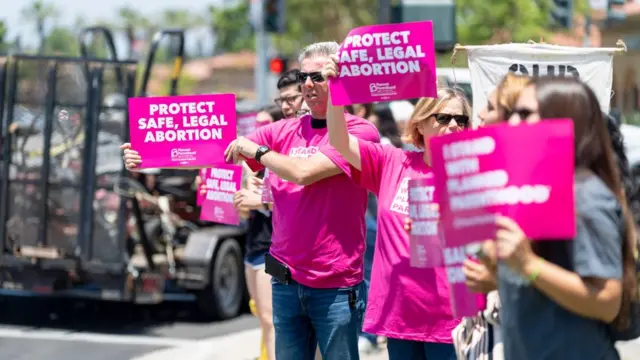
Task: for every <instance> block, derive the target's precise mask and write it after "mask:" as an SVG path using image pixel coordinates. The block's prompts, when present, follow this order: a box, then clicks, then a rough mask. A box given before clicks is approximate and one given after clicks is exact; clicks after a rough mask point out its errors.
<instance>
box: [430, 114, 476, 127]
mask: <svg viewBox="0 0 640 360" xmlns="http://www.w3.org/2000/svg"><path fill="white" fill-rule="evenodd" d="M433 116H435V118H436V121H437V122H438V124H440V125H449V124H450V123H451V120H452V119H453V120H455V122H456V124H458V126H460V127H467V126H468V125H469V117H468V116H467V115H451V114H433Z"/></svg>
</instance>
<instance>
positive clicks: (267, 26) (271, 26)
mask: <svg viewBox="0 0 640 360" xmlns="http://www.w3.org/2000/svg"><path fill="white" fill-rule="evenodd" d="M262 3H263V4H264V12H263V14H264V30H265V31H266V32H269V33H283V32H284V30H285V22H284V6H285V5H284V4H285V0H263V1H262Z"/></svg>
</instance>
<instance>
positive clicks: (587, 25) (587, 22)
mask: <svg viewBox="0 0 640 360" xmlns="http://www.w3.org/2000/svg"><path fill="white" fill-rule="evenodd" d="M590 37H591V16H588V15H587V16H585V18H584V40H583V43H582V46H583V47H591V39H590Z"/></svg>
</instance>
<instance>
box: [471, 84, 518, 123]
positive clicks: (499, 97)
mask: <svg viewBox="0 0 640 360" xmlns="http://www.w3.org/2000/svg"><path fill="white" fill-rule="evenodd" d="M528 82H529V77H528V76H522V75H516V74H514V73H512V72H509V73H507V75H506V76H505V77H504V78H503V79H502V81H500V84H498V86H497V87H496V88H495V90H493V91H492V92H491V94H489V98H488V101H487V106H485V107H484V108H483V109H482V110H480V112H479V113H478V118H479V119H480V123H481V124H482V125H486V124H494V123H496V122H500V121H504V120H506V119H508V118H509V117H510V116H511V112H512V111H513V108H514V106H515V105H516V101H517V100H518V96H520V92H521V91H522V90H523V89H524V88H525V87H526V86H527V84H528Z"/></svg>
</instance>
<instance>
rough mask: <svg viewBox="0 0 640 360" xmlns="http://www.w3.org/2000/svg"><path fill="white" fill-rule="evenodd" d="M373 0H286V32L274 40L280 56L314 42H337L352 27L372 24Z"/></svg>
mask: <svg viewBox="0 0 640 360" xmlns="http://www.w3.org/2000/svg"><path fill="white" fill-rule="evenodd" d="M377 8H378V7H377V0H323V1H321V2H309V1H308V0H287V2H286V27H287V32H286V33H285V34H283V35H280V36H277V37H276V46H277V47H278V48H279V49H280V50H281V51H282V52H283V53H288V54H290V53H294V52H297V51H298V50H300V49H301V48H302V47H304V46H305V45H307V44H309V43H312V42H316V41H331V40H335V41H337V42H341V41H342V40H343V39H344V37H345V36H346V35H347V33H348V32H349V30H351V29H352V28H354V27H358V26H363V25H371V24H375V23H376V12H377V11H376V9H377Z"/></svg>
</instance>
